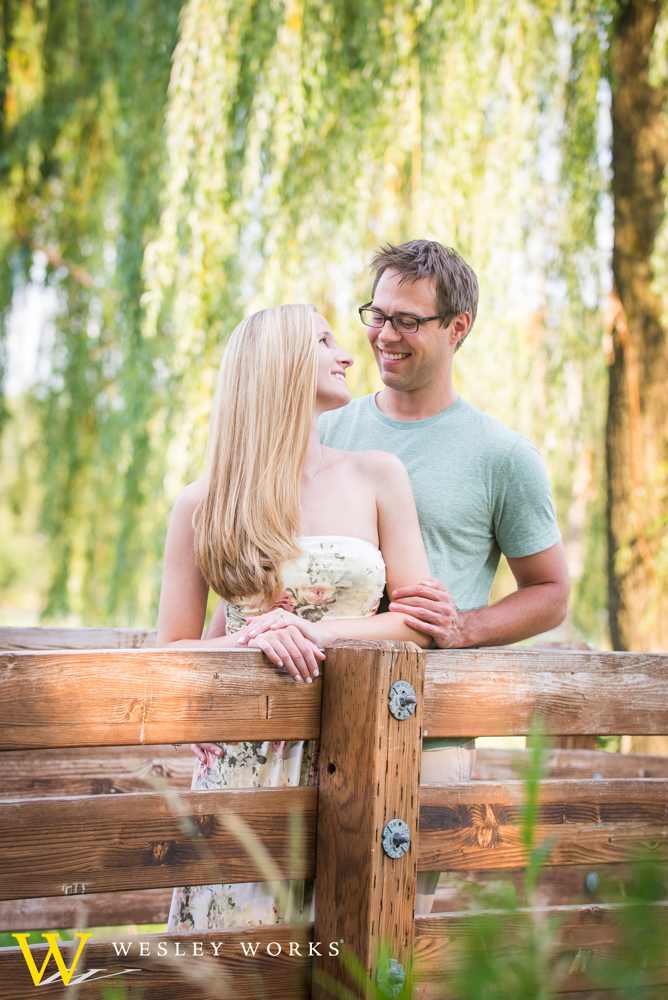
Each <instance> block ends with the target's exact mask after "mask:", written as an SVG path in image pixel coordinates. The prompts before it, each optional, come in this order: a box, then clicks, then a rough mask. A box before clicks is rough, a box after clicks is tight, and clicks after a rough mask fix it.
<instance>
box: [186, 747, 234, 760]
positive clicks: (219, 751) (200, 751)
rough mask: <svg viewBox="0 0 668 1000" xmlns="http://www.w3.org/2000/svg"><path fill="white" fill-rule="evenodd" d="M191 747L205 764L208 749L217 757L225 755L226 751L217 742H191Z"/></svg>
mask: <svg viewBox="0 0 668 1000" xmlns="http://www.w3.org/2000/svg"><path fill="white" fill-rule="evenodd" d="M190 749H191V750H192V752H193V753H194V754H195V756H196V757H197V758H198V760H201V761H202V763H203V764H206V763H207V759H206V755H207V751H208V752H209V753H212V754H214V756H216V757H224V756H225V751H224V750H223V748H222V747H220V746H218V744H217V743H191V744H190Z"/></svg>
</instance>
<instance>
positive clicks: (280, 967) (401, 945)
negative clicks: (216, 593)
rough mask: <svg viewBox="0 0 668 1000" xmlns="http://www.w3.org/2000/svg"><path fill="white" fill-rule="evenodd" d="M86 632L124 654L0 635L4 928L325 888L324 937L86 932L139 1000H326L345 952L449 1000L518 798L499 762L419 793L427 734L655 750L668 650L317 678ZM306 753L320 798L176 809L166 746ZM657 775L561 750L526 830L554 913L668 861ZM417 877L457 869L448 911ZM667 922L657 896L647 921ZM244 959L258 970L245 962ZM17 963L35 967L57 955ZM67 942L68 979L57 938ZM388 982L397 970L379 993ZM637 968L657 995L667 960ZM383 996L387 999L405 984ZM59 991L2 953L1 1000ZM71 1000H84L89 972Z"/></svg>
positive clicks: (661, 776) (373, 661)
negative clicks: (200, 894) (285, 744)
mask: <svg viewBox="0 0 668 1000" xmlns="http://www.w3.org/2000/svg"><path fill="white" fill-rule="evenodd" d="M102 631H103V632H104V639H103V641H104V642H105V643H107V644H108V645H110V646H111V645H114V646H116V647H118V648H114V649H104V650H103V649H98V648H95V646H96V644H97V643H99V641H100V636H99V634H95V633H96V630H80V631H78V632H77V634H76V646H77V648H76V649H63V648H60V647H62V646H63V645H65V644H67V645H74V644H75V642H74V641H69V642H68V641H67V637H66V636H65V635H64V634H63V633H62V632H61V633H59V630H43V631H41V630H20V631H19V630H0V645H2V646H3V648H4V649H6V650H7V651H6V652H2V653H0V726H1V729H0V749H1V750H2V754H0V777H1V779H2V791H1V792H0V794H2V795H3V798H4V801H2V802H0V852H1V856H2V859H3V864H2V869H1V871H0V899H2V900H4V901H5V903H4V904H3V917H2V928H3V929H8V930H11V931H20V930H21V929H35V928H39V927H45V926H48V927H54V926H61V927H62V926H72V925H74V924H76V925H77V926H89V927H90V926H103V925H110V924H115V923H120V922H123V923H125V922H131V921H134V922H142V921H146V922H150V921H154V920H155V921H164V920H165V919H166V914H167V909H168V905H169V896H170V889H171V887H172V886H175V885H188V884H195V885H196V884H203V883H220V882H222V883H225V882H240V881H253V880H255V881H258V880H266V879H267V878H268V870H267V864H270V865H271V866H273V867H272V868H271V875H272V877H275V878H280V879H288V878H313V877H315V878H316V886H317V892H316V913H315V923H314V925H281V926H268V927H253V928H244V929H232V928H231V929H227V930H223V931H215V932H206V933H202V932H193V933H192V934H191V935H190V936H189V935H187V934H176V935H170V934H162V935H157V936H151V935H141V936H130V937H124V938H123V941H124V942H126V943H129V945H130V949H129V952H128V956H127V957H125V958H124V957H123V955H122V954H121V955H117V954H116V953H115V950H114V948H112V945H111V944H110V942H109V941H102V940H94V941H90V942H89V943H88V945H87V946H86V949H85V951H84V957H83V959H82V963H84V964H85V969H86V970H90V969H92V968H95V969H104V970H106V973H105V975H112V974H114V973H120V972H122V971H123V970H124V969H126V968H129V967H132V968H133V969H135V970H141V971H138V972H134V973H133V974H132V975H129V974H126V975H125V976H124V979H123V981H127V982H129V981H130V980H131V981H132V984H133V985H132V988H134V989H137V990H139V991H140V992H139V993H138V994H137V995H141V996H142V998H143V1000H153V998H155V1000H158V998H159V1000H172V998H173V1000H183V998H184V997H186V996H187V997H188V998H194V1000H200V998H201V1000H208V998H211V1000H213V998H214V997H228V996H232V995H234V996H235V997H237V998H238V1000H244V998H249V1000H250V998H252V1000H259V998H260V997H266V998H267V1000H269V998H271V1000H302V998H303V1000H307V998H311V997H312V998H317V1000H320V998H324V997H328V996H330V993H329V992H328V991H327V990H326V988H325V985H323V984H326V982H327V977H331V978H332V979H334V980H336V981H338V982H340V983H342V984H345V985H347V986H348V987H349V988H350V989H352V990H353V991H354V981H353V980H352V979H351V978H350V976H349V974H348V973H347V971H346V968H345V967H344V965H343V964H342V962H341V958H340V956H337V955H335V954H333V952H334V951H335V950H336V947H334V946H333V945H336V944H337V943H338V945H340V944H341V943H343V944H344V945H345V946H346V947H347V948H349V949H351V950H352V952H353V953H354V954H355V955H356V956H357V957H358V959H359V960H360V962H361V963H362V966H363V967H364V968H365V969H366V971H367V974H368V976H369V979H370V980H371V981H374V980H375V979H376V976H377V974H378V972H379V970H378V968H377V963H378V955H379V951H378V949H379V944H383V943H385V944H387V945H388V946H389V948H390V957H391V959H393V960H394V962H396V963H399V964H400V965H401V966H403V967H407V966H408V964H409V958H410V956H411V955H413V956H414V958H415V961H416V963H417V966H418V968H419V971H420V975H421V979H420V982H419V985H418V987H417V989H416V995H417V996H418V997H420V998H424V1000H432V998H433V1000H436V998H439V1000H442V998H443V997H447V995H448V976H449V974H450V970H451V969H452V963H453V956H454V954H455V952H456V949H457V945H458V941H459V939H460V938H461V935H462V934H463V933H465V932H466V930H467V926H468V925H469V922H470V920H471V919H473V916H472V915H471V914H470V913H467V912H464V911H461V907H462V903H463V899H464V895H463V890H462V883H467V882H468V883H470V882H480V881H482V880H485V879H489V878H491V877H493V876H494V875H495V873H498V872H499V871H501V870H506V871H507V870H513V871H517V870H518V869H521V867H522V866H523V865H524V864H525V863H526V851H525V848H524V846H523V842H522V838H521V829H520V827H521V817H522V804H523V801H524V786H523V784H522V782H520V781H518V780H517V779H516V778H514V777H513V770H512V767H511V760H510V758H509V755H508V754H507V753H504V752H494V751H480V752H479V755H478V761H477V764H476V774H477V778H476V780H472V781H469V782H462V783H453V784H449V785H442V786H436V785H422V786H421V785H420V767H421V740H422V737H423V736H424V735H429V736H468V735H469V734H470V733H471V732H472V731H474V732H475V733H476V734H478V735H481V736H482V735H484V736H495V735H512V734H517V735H525V734H528V733H529V732H530V731H531V727H532V722H533V720H534V719H536V718H539V719H540V720H541V726H542V730H543V731H544V732H546V733H551V734H558V735H582V734H590V735H591V734H618V733H629V734H643V735H644V734H665V733H668V657H663V656H658V655H648V654H638V653H601V652H594V651H572V652H570V651H561V650H554V651H541V652H537V651H532V650H530V649H519V648H512V649H495V650H494V649H492V650H465V651H436V652H429V653H422V652H420V651H419V650H418V649H417V647H414V646H413V645H411V644H402V643H390V642H349V641H340V642H337V643H336V644H335V645H334V646H333V647H332V648H331V649H329V650H328V652H327V661H326V664H325V666H324V669H323V671H322V674H321V678H320V679H318V680H317V681H316V682H315V683H314V684H312V685H304V684H294V682H292V681H290V680H289V679H288V678H287V677H286V676H284V675H281V674H280V673H278V672H277V671H276V670H275V669H274V668H273V667H271V666H269V664H268V663H267V661H266V660H265V659H264V658H263V657H262V655H261V654H260V653H257V652H254V651H248V650H244V651H232V650H225V651H210V650H207V651H197V652H195V651H188V650H185V649H173V650H155V649H154V648H151V646H152V645H153V644H154V641H155V640H154V638H153V637H152V635H151V633H147V632H142V633H136V632H118V633H115V632H113V630H102ZM3 632H4V634H3ZM28 633H31V634H30V635H29V634H28ZM31 647H32V648H31ZM35 647H37V648H35ZM399 680H401V681H404V682H408V683H410V684H411V685H412V687H413V689H414V691H415V695H416V704H415V706H414V711H413V713H412V714H410V715H408V717H407V718H404V719H400V718H395V717H394V715H392V714H391V713H390V710H389V707H388V697H389V694H390V690H391V688H392V685H393V684H394V683H395V682H396V681H399ZM399 714H405V713H402V712H400V713H399ZM316 737H317V738H319V739H320V746H321V750H320V754H321V764H320V785H319V788H317V789H316V788H281V789H253V790H246V789H225V790H220V791H205V792H191V791H189V790H188V789H189V779H190V774H191V772H192V757H191V755H190V754H189V752H188V751H187V748H186V747H184V748H183V749H182V750H181V751H180V752H179V753H177V752H176V751H174V750H173V749H172V748H171V747H169V744H171V743H186V744H187V743H189V742H191V741H195V740H197V741H207V740H211V741H213V740H215V741H235V740H241V739H245V740H248V739H253V740H269V739H310V738H316ZM131 761H134V762H135V763H134V764H133V763H131ZM666 764H667V762H666V760H665V759H663V758H652V757H641V756H639V755H638V756H632V755H628V756H624V757H622V756H620V755H612V754H602V753H596V752H595V751H585V750H558V751H555V752H553V755H552V759H551V762H550V772H549V773H550V777H549V778H547V779H546V780H544V781H543V782H542V785H541V809H540V816H539V836H540V837H541V838H542V837H545V836H547V835H550V834H552V835H554V848H553V850H552V852H551V854H550V856H549V858H548V860H547V864H548V866H550V873H551V874H552V873H554V874H555V875H556V877H553V878H551V879H548V883H549V891H548V898H547V899H546V910H545V912H546V913H550V912H552V910H554V909H555V908H556V909H558V910H559V911H563V907H564V903H565V901H566V897H567V894H568V893H569V892H571V891H572V890H575V892H576V893H577V892H578V891H579V892H580V893H581V890H582V885H583V882H584V878H585V876H586V875H587V874H588V873H590V872H591V871H598V872H600V871H602V870H603V869H602V866H605V870H606V871H607V872H622V871H623V870H624V866H627V865H629V864H631V863H633V862H634V860H635V859H636V858H637V857H638V855H639V854H640V853H645V854H647V853H649V854H651V856H652V857H653V858H655V859H656V860H657V861H660V862H665V863H668V794H667V793H668V767H667V766H666ZM147 788H150V789H151V790H147ZM392 819H399V820H402V821H403V822H404V823H406V824H407V826H408V830H409V833H410V844H409V846H408V849H407V851H406V853H405V854H404V855H403V856H401V857H396V858H395V857H391V856H389V855H388V854H387V853H386V852H385V850H384V849H383V847H382V841H383V831H384V829H385V827H386V824H387V823H388V821H389V820H392ZM249 845H250V848H251V849H250V850H249V849H247V848H249ZM395 853H396V852H395ZM263 856H264V857H265V858H269V859H270V861H263V860H262V858H263ZM613 866H616V867H613ZM430 870H440V871H442V872H446V873H448V876H447V879H445V880H444V884H443V885H442V887H441V889H440V891H439V899H438V901H437V904H438V908H439V909H440V910H443V909H444V908H447V911H448V912H437V913H434V914H432V915H431V916H424V917H420V916H418V917H414V906H415V882H416V875H417V872H418V871H430ZM138 890H142V891H141V892H140V891H138ZM568 898H569V899H571V898H572V896H569V897H568ZM551 907H552V910H551V909H550V908H551ZM666 909H668V907H666V906H664V904H661V903H659V904H657V906H656V920H661V921H663V920H665V916H664V914H665V913H666ZM608 911H609V907H606V905H603V904H596V905H592V904H589V905H579V906H573V907H571V909H570V910H569V911H568V914H567V915H568V918H569V919H568V921H567V922H566V924H565V926H564V929H563V931H562V947H563V949H564V951H565V952H571V953H573V955H576V954H577V953H578V952H579V951H580V950H583V949H584V950H587V951H588V952H592V951H594V952H599V951H605V950H606V948H609V947H610V946H611V942H612V939H613V936H614V935H613V932H612V930H611V926H610V922H609V920H608V919H607V916H608ZM117 940H120V938H119V939H117ZM140 942H144V946H143V948H142V947H140ZM146 942H148V943H146ZM256 942H259V947H258V948H257V951H256V954H255V956H254V957H253V956H249V955H247V954H245V952H244V949H245V950H246V951H248V947H249V946H251V947H255V943H256ZM309 942H322V944H321V945H320V948H319V952H320V954H317V953H316V954H315V955H314V956H313V957H309V952H310V950H311V949H310V946H309ZM159 943H162V945H161V947H160V948H159V947H158V945H159ZM278 945H280V946H281V951H280V954H279V955H276V954H275V952H276V949H277V947H278ZM31 950H32V953H33V954H34V957H35V961H36V963H37V967H38V968H40V967H41V965H42V962H43V961H44V959H45V957H46V954H47V951H48V948H47V946H33V948H32V949H31ZM61 951H62V953H63V956H64V957H65V960H66V962H67V964H68V965H69V964H70V960H71V958H72V955H73V953H72V951H71V946H69V945H65V946H63V947H62V948H61ZM140 951H148V952H150V954H143V955H142V954H140ZM268 951H269V953H268ZM163 952H164V953H163ZM193 952H194V954H193ZM214 952H215V953H216V954H215V955H214ZM272 952H273V954H272ZM177 956H178V957H177ZM395 968H396V966H395ZM574 968H577V962H576V963H574ZM54 970H55V966H53V967H50V968H49V972H48V973H47V974H46V975H47V976H49V975H51V974H52V972H53V971H54ZM79 971H80V970H79V967H77V975H78V973H79ZM386 972H387V956H385V957H384V958H383V967H382V968H381V969H380V975H381V980H382V976H383V974H384V973H386ZM653 976H654V980H655V983H656V984H657V986H662V985H664V984H668V969H663V968H660V969H656V970H653ZM133 977H134V978H133ZM119 981H121V980H112V982H119ZM385 988H386V990H387V991H388V992H387V994H386V995H388V996H389V995H397V996H398V997H399V1000H402V998H403V996H404V993H405V992H406V991H405V990H404V991H403V992H400V993H398V994H395V993H393V992H392V989H391V987H390V986H388V985H386V987H385ZM561 988H562V990H563V989H566V990H567V991H569V995H570V996H571V997H572V1000H575V998H576V997H578V995H581V996H583V995H584V993H583V992H582V991H583V990H585V989H586V982H585V980H584V979H583V978H582V976H581V975H579V974H578V973H577V972H573V974H572V975H571V976H570V977H569V979H568V980H567V982H566V984H565V985H563V984H562V986H561ZM67 989H70V987H67V988H66V987H64V986H63V984H62V982H60V983H58V982H53V983H49V984H45V983H44V982H42V985H40V986H33V984H32V981H31V979H30V976H29V974H28V970H27V967H26V963H25V960H24V957H23V954H22V952H21V951H20V949H18V948H11V949H6V950H5V951H3V952H2V953H0V1000H10V998H11V1000H18V998H19V997H20V998H24V997H25V998H30V997H37V996H45V997H55V996H68V993H67ZM77 989H78V990H79V993H80V994H81V995H82V996H99V995H100V993H99V992H98V989H99V982H98V981H95V980H93V979H89V980H86V981H82V982H81V983H80V984H79V985H78V987H77ZM128 989H130V987H128ZM129 995H132V994H131V993H130V994H129Z"/></svg>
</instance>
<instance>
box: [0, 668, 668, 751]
mask: <svg viewBox="0 0 668 1000" xmlns="http://www.w3.org/2000/svg"><path fill="white" fill-rule="evenodd" d="M426 655H427V661H426V662H427V673H426V687H425V691H426V694H425V733H426V734H427V735H429V736H448V735H452V736H461V735H464V736H468V735H471V729H472V728H475V730H476V733H477V735H505V734H512V733H517V734H520V735H522V734H526V733H527V732H529V731H530V728H531V720H532V719H534V718H535V717H540V718H541V719H542V720H543V728H544V730H545V731H546V732H551V733H557V734H569V733H580V732H582V731H583V730H584V731H585V732H588V733H619V732H625V733H631V734H639V733H642V734H647V733H650V734H651V733H663V732H668V657H666V656H660V655H652V654H640V653H601V652H586V651H580V650H578V651H567V650H557V651H542V652H535V651H534V652H532V651H531V650H530V649H527V650H525V649H517V650H507V649H503V650H461V651H459V650H443V651H435V652H432V653H429V654H426ZM325 669H326V665H325ZM319 688H320V686H319V684H318V682H317V681H316V683H315V684H313V685H305V686H302V685H298V684H294V682H292V681H291V680H290V679H289V678H288V676H287V674H281V673H279V672H278V671H277V670H276V669H275V668H274V667H271V666H270V665H269V664H268V663H267V662H266V661H265V660H264V658H263V657H262V655H261V654H260V653H254V652H251V651H243V652H242V651H236V650H224V651H217V650H216V651H212V650H206V651H204V650H198V651H196V652H194V651H189V650H184V649H169V650H157V651H155V652H153V651H149V650H143V651H142V650H118V651H112V652H110V651H100V650H92V651H89V652H78V651H68V650H65V651H62V652H53V653H28V652H25V653H21V652H18V653H11V652H9V653H5V654H2V655H0V705H2V715H0V726H2V727H3V736H2V742H1V743H0V749H17V750H18V749H22V748H24V747H31V746H32V747H38V746H42V747H48V746H84V745H88V746H91V745H119V744H133V743H167V742H179V743H180V742H190V741H191V740H213V739H218V740H222V739H226V740H239V739H282V738H285V739H291V738H311V737H315V736H317V735H318V730H319V705H318V691H319ZM471 705H475V706H476V708H475V713H474V716H472V713H471ZM473 720H475V721H474V722H473Z"/></svg>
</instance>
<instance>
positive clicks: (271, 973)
mask: <svg viewBox="0 0 668 1000" xmlns="http://www.w3.org/2000/svg"><path fill="white" fill-rule="evenodd" d="M116 941H117V944H118V946H119V950H120V944H121V943H124V944H126V945H128V946H129V948H128V955H127V957H126V958H124V957H123V956H122V955H121V956H120V957H119V956H117V955H116V951H115V949H114V947H113V944H112V941H111V940H98V941H88V942H87V944H86V945H85V947H84V951H83V953H82V955H81V958H80V959H79V962H78V964H77V967H76V973H79V972H81V973H82V974H83V973H84V972H86V971H89V970H91V969H99V970H105V971H100V972H98V973H97V974H96V975H97V976H104V975H113V974H114V973H120V972H122V971H123V970H124V969H128V968H131V969H133V970H138V971H133V972H131V973H127V974H126V975H120V976H119V977H118V978H116V979H111V980H110V979H102V980H100V979H96V978H95V977H93V978H92V979H91V980H89V981H87V982H86V981H84V982H82V983H81V984H80V985H78V986H77V987H75V986H74V983H75V980H76V979H77V978H78V976H77V974H76V973H75V976H74V978H73V979H72V980H71V982H70V986H68V987H64V986H63V983H62V981H59V982H54V983H53V984H47V983H45V982H44V980H43V981H42V984H41V985H39V986H35V985H33V982H32V979H31V977H30V973H29V972H28V968H27V966H26V962H25V959H24V957H23V955H22V953H21V951H20V949H19V948H18V947H17V948H6V949H1V950H0V1000H55V998H58V1000H61V998H62V1000H67V997H68V996H70V995H74V994H75V993H76V995H77V996H81V997H91V998H95V1000H99V997H100V987H101V986H105V985H106V986H107V987H112V986H116V988H117V989H119V990H121V989H125V990H127V991H128V993H127V995H128V996H133V997H134V996H141V998H142V1000H184V997H187V998H188V1000H221V998H222V997H234V998H235V1000H260V998H262V1000H310V992H311V990H310V979H311V974H310V970H311V961H312V959H311V958H309V957H308V956H309V951H310V947H309V943H310V942H311V941H313V925H312V924H279V925H274V926H270V927H249V928H243V929H242V928H228V929H226V930H220V931H207V932H206V933H205V932H202V933H200V932H195V933H192V934H190V935H186V934H148V935H142V936H135V937H125V938H120V937H119V938H117V939H116ZM142 941H143V942H145V947H144V955H143V956H142V955H141V954H140V952H141V947H140V943H141V942H142ZM161 942H163V943H164V944H163V947H162V949H159V945H160V943H161ZM177 943H178V944H179V949H178V951H179V954H178V956H177V954H176V951H177V948H176V946H177ZM256 943H257V944H258V947H257V949H256V954H255V956H254V957H251V956H249V957H246V955H245V954H244V946H245V947H246V949H247V950H248V948H249V947H255V944H256ZM291 943H292V945H293V946H292V949H290V944H291ZM196 944H199V947H196ZM277 945H280V948H281V951H280V954H278V953H277ZM77 946H78V941H77ZM295 946H296V947H295ZM267 949H269V954H268V953H267ZM47 950H48V949H47V947H46V945H44V946H42V945H35V946H33V947H32V948H31V952H32V954H33V956H34V960H35V963H36V965H37V967H38V969H39V968H41V966H42V963H43V962H44V959H45V958H46V954H47ZM216 950H217V952H218V955H217V957H216V954H215V953H216ZM291 950H292V955H290V951H291ZM60 951H61V954H62V955H63V958H64V960H65V964H66V965H67V967H68V968H69V967H70V965H71V963H72V959H73V957H74V954H75V952H73V951H72V944H70V943H63V945H62V946H61V948H60ZM147 951H148V952H149V954H146V952H147ZM160 951H164V952H166V954H165V955H164V956H163V955H161V954H160V953H159V952H160ZM193 952H195V954H193ZM55 972H56V966H55V962H54V959H53V958H51V959H50V963H49V965H48V967H47V969H46V971H45V980H46V979H48V978H49V976H50V975H52V974H53V973H55ZM77 990H78V992H76V991H77ZM121 995H123V996H125V995H126V994H125V993H122V994H121Z"/></svg>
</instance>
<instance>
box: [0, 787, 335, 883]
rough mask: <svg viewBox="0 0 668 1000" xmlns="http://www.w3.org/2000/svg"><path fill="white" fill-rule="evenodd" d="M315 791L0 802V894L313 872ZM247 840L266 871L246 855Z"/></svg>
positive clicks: (269, 790)
mask: <svg viewBox="0 0 668 1000" xmlns="http://www.w3.org/2000/svg"><path fill="white" fill-rule="evenodd" d="M317 796H318V790H317V789H316V788H259V789H257V788H254V789H236V788H235V789H224V790H222V791H204V792H183V793H180V794H178V795H177V794H175V793H167V794H165V795H157V794H153V793H147V794H130V795H123V796H113V795H104V796H81V797H79V798H62V799H58V798H51V799H38V800H23V801H16V802H3V803H0V853H1V854H2V857H3V867H2V870H1V871H0V899H27V898H31V897H34V896H61V895H63V894H64V893H65V892H67V894H71V893H72V892H74V893H77V892H79V893H80V892H82V889H81V886H82V884H83V885H84V886H85V888H84V889H83V891H84V892H86V893H88V892H112V891H115V890H121V889H156V888H159V887H160V886H175V885H201V884H206V883H209V882H213V883H217V882H246V881H250V882H253V881H255V882H257V881H263V880H269V879H272V878H284V879H285V878H313V876H314V874H315V819H316V809H317ZM232 814H233V815H232ZM240 817H242V819H240ZM297 827H299V829H297ZM299 836H301V838H302V839H301V841H299ZM253 839H256V840H257V842H258V844H259V845H260V846H261V848H262V849H263V850H264V851H265V852H267V854H268V857H269V858H270V859H271V862H272V865H273V871H274V872H275V874H273V875H272V874H269V873H268V871H267V870H266V869H263V868H262V866H261V864H260V862H259V861H257V862H256V861H255V860H254V858H253V857H251V854H250V850H251V846H252V841H253ZM298 842H300V843H301V845H302V846H301V848H300V850H299V851H295V843H298ZM74 886H77V888H73V887H74ZM66 887H69V888H67V889H66Z"/></svg>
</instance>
